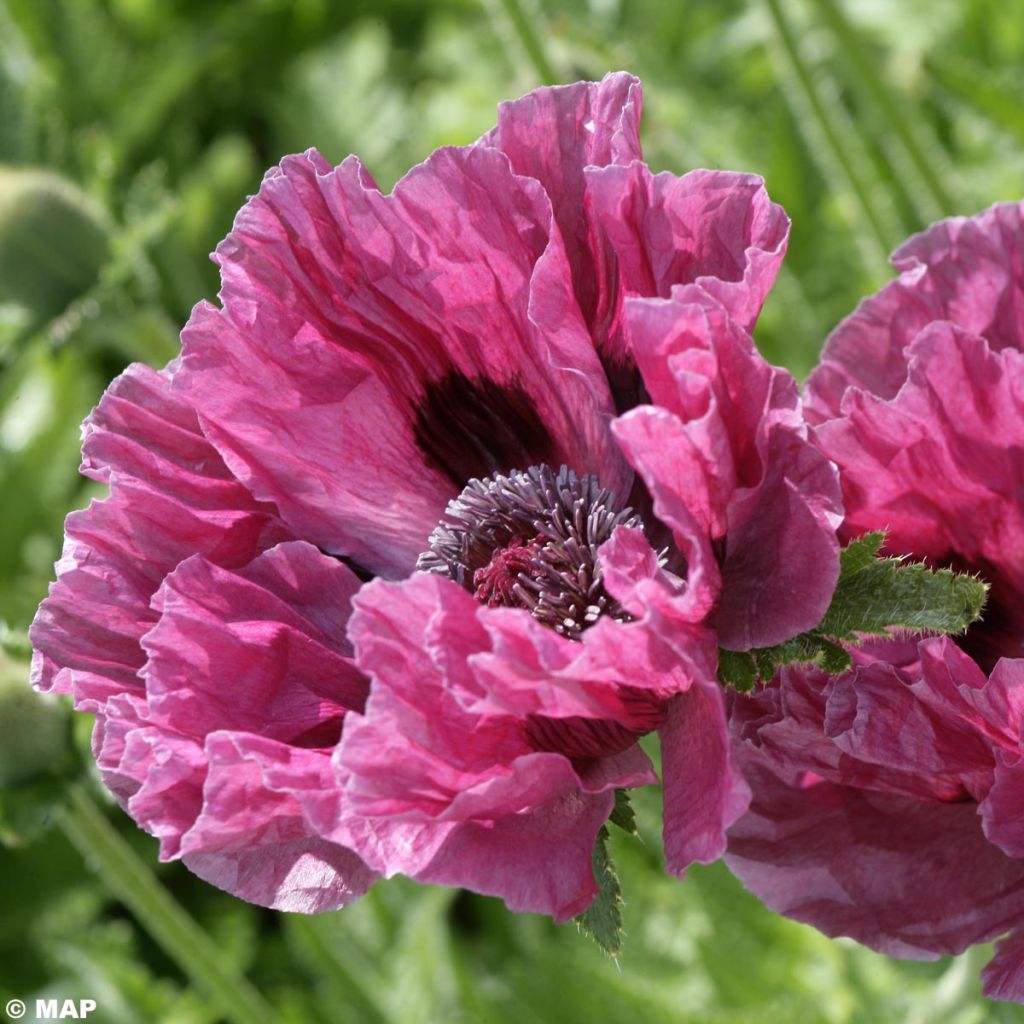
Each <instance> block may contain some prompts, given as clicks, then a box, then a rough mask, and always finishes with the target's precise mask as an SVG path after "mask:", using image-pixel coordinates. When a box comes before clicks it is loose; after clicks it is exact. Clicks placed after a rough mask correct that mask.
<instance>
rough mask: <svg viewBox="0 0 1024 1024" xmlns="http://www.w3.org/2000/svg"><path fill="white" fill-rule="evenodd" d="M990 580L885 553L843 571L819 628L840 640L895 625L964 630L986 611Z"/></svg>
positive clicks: (937, 630) (925, 629) (882, 632)
mask: <svg viewBox="0 0 1024 1024" xmlns="http://www.w3.org/2000/svg"><path fill="white" fill-rule="evenodd" d="M987 592H988V586H987V584H985V583H983V582H982V581H981V580H980V579H978V578H977V577H975V576H969V575H964V574H960V573H955V572H953V571H952V570H951V569H931V568H929V567H928V566H927V565H925V564H924V563H922V562H906V561H904V560H902V559H899V558H881V559H878V560H877V561H875V562H873V563H872V564H870V565H867V566H863V567H861V568H859V569H857V570H856V571H855V572H851V573H847V574H845V575H843V576H840V578H839V583H838V585H837V586H836V592H835V594H834V596H833V598H832V604H831V605H830V606H829V609H828V611H827V612H826V613H825V618H824V619H823V620H822V622H821V625H819V626H818V627H817V629H816V630H815V631H814V632H815V633H819V634H825V635H826V636H829V637H833V638H835V639H839V640H854V639H856V634H858V633H868V634H871V635H874V636H884V635H885V634H886V633H887V632H888V630H890V629H906V630H909V631H911V632H913V633H958V632H960V631H961V630H964V629H966V628H967V627H968V626H969V625H970V624H971V623H972V622H974V620H975V619H977V618H978V616H979V615H980V614H981V608H982V605H983V604H984V603H985V595H986V593H987Z"/></svg>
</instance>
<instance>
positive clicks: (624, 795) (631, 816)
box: [608, 789, 638, 836]
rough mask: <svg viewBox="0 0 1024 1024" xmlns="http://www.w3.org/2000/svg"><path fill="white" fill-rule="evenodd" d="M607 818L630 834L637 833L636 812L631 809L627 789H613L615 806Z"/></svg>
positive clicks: (631, 805)
mask: <svg viewBox="0 0 1024 1024" xmlns="http://www.w3.org/2000/svg"><path fill="white" fill-rule="evenodd" d="M608 820H609V821H610V822H611V823H612V824H613V825H617V826H618V827H619V828H621V829H622V831H623V832H626V833H628V834H629V835H631V836H635V835H637V834H638V833H637V830H636V814H635V812H634V811H633V804H632V803H631V802H630V799H629V790H627V789H617V790H615V806H614V807H613V808H612V813H611V815H610V817H609V818H608Z"/></svg>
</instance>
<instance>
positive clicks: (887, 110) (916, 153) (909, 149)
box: [813, 0, 956, 223]
mask: <svg viewBox="0 0 1024 1024" xmlns="http://www.w3.org/2000/svg"><path fill="white" fill-rule="evenodd" d="M813 2H814V5H815V6H816V7H817V9H818V12H819V13H820V14H821V17H822V20H823V21H824V22H825V23H826V24H827V25H828V27H829V29H830V30H831V31H832V33H833V34H834V35H835V37H836V44H837V45H836V49H837V51H840V52H842V54H843V56H844V57H845V58H846V60H847V64H848V67H849V70H850V77H851V84H852V85H853V87H854V88H855V89H856V90H857V92H858V93H859V94H860V95H861V97H862V99H863V101H864V102H865V103H866V104H870V105H872V106H874V108H875V109H876V110H877V112H878V113H879V114H880V115H881V117H882V119H883V121H884V122H885V124H886V126H887V127H888V129H889V131H891V132H892V134H893V136H894V137H895V138H896V139H897V140H898V141H899V143H900V144H901V146H902V147H903V149H904V151H905V152H906V155H907V157H908V158H909V162H910V165H911V167H912V168H913V171H914V176H915V178H917V179H919V181H920V184H921V185H922V186H923V189H924V191H925V192H927V199H929V200H930V202H928V201H925V199H926V197H925V196H922V195H921V190H919V189H916V188H903V191H904V192H905V193H906V194H907V196H908V198H909V199H910V201H911V203H912V204H913V205H914V206H915V207H916V208H917V209H918V211H919V213H920V214H921V216H922V217H923V219H924V221H925V222H926V223H927V222H929V221H932V220H935V219H937V217H940V216H945V215H948V214H950V213H953V212H954V210H955V206H956V204H955V203H954V201H953V198H952V196H951V195H950V194H949V192H948V191H947V190H946V186H945V184H944V182H943V180H942V177H941V175H940V174H939V173H937V172H936V161H935V159H934V158H930V157H929V156H928V155H927V154H926V153H925V150H924V147H923V146H922V145H921V143H920V142H919V140H918V137H917V129H916V125H914V124H912V122H911V119H910V117H908V116H907V114H906V113H905V112H904V111H903V110H902V109H900V105H899V103H898V102H897V100H896V97H895V94H894V93H893V91H892V90H890V89H888V88H886V86H885V84H884V83H883V82H882V79H881V77H880V76H879V75H878V72H877V70H876V68H875V67H874V65H873V64H872V60H871V57H870V56H869V55H868V52H867V48H866V47H865V45H864V42H863V40H862V39H861V36H860V32H859V31H858V30H857V29H856V28H855V27H854V26H853V25H851V24H850V22H849V21H848V20H847V18H846V15H845V14H844V13H843V11H842V8H841V7H840V5H839V4H838V3H837V2H836V0H813ZM922 120H923V119H922ZM901 185H902V183H901Z"/></svg>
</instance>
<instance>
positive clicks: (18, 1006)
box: [7, 999, 25, 1020]
mask: <svg viewBox="0 0 1024 1024" xmlns="http://www.w3.org/2000/svg"><path fill="white" fill-rule="evenodd" d="M7 1016H8V1017H10V1018H11V1019H12V1020H20V1019H21V1018H22V1017H24V1016H25V1004H24V1003H23V1002H22V1001H21V1000H20V999H12V1000H11V1001H10V1002H9V1003H8V1004H7Z"/></svg>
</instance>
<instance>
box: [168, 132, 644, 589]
mask: <svg viewBox="0 0 1024 1024" xmlns="http://www.w3.org/2000/svg"><path fill="white" fill-rule="evenodd" d="M217 258H218V262H219V263H220V266H221V276H222V281H223V288H222V291H221V299H222V301H223V303H224V311H223V313H218V312H217V311H215V310H213V309H211V308H209V307H200V308H199V309H198V310H197V312H196V314H195V315H194V318H193V324H192V326H191V327H190V329H188V330H187V331H186V333H185V336H184V359H183V369H182V372H180V373H179V374H178V375H177V378H176V386H178V387H180V388H182V389H183V392H184V393H186V394H187V395H188V396H189V399H190V401H192V402H193V404H195V406H196V407H197V408H199V409H201V410H202V417H203V423H204V426H206V428H207V431H208V433H209V435H210V436H211V438H212V439H213V440H214V441H215V443H216V444H217V446H218V448H219V449H220V450H221V451H222V452H223V453H224V456H225V458H226V460H227V461H228V463H229V465H231V467H232V469H233V470H234V471H235V472H236V474H237V475H238V476H239V477H240V478H241V479H242V480H243V481H245V482H246V483H247V484H248V485H249V486H250V487H251V488H252V490H253V491H254V493H256V494H259V495H261V496H264V497H266V498H268V499H270V500H273V501H274V502H275V504H277V505H278V507H279V508H280V509H281V512H282V515H283V516H284V518H285V519H286V521H288V522H289V523H290V524H291V525H292V526H293V528H294V529H295V530H296V532H297V533H299V534H300V535H301V536H303V537H305V538H307V539H310V540H313V541H315V542H316V543H318V544H319V545H320V546H322V547H326V548H329V549H330V550H332V551H336V552H338V553H343V554H348V555H350V556H352V557H354V558H355V559H356V560H357V561H359V562H360V563H361V564H363V565H365V566H367V567H369V568H371V569H373V570H375V571H379V572H384V573H388V574H391V575H395V574H398V575H404V574H406V573H408V572H409V571H410V569H411V568H412V567H413V565H414V563H415V559H416V555H417V554H418V553H419V552H420V551H422V550H423V548H424V546H425V540H426V537H427V535H428V534H429V533H430V530H431V529H432V528H433V526H434V525H435V524H436V522H437V520H438V518H439V517H440V514H441V512H442V511H443V509H444V507H445V504H446V503H447V501H448V500H449V499H450V498H451V497H453V496H454V494H456V493H458V491H459V490H460V489H461V488H462V487H463V486H464V484H465V483H466V481H467V480H468V479H469V478H470V477H473V476H480V477H483V476H487V475H489V474H491V473H493V472H495V471H497V470H506V471H507V470H509V469H513V468H525V467H527V466H530V465H535V464H538V463H549V464H552V465H556V466H557V465H559V464H560V463H562V462H565V463H566V464H568V465H571V466H573V467H574V468H575V469H576V470H577V471H578V472H587V471H592V472H595V473H597V474H598V475H599V476H600V477H601V479H602V482H607V486H609V487H612V488H613V489H615V490H617V491H619V492H624V491H625V490H627V489H628V487H627V484H628V480H629V472H628V469H627V467H625V465H624V463H623V462H622V460H621V457H620V456H619V455H618V453H617V450H616V449H615V447H614V445H613V444H612V442H611V439H610V438H609V437H608V436H607V429H606V420H607V415H608V412H609V410H610V397H609V394H608V386H607V382H606V380H605V378H604V374H603V371H602V370H601V367H600V364H599V362H598V360H597V356H596V353H595V351H594V348H593V343H592V341H591V339H590V336H589V333H588V332H587V330H586V326H585V324H584V323H583V320H582V318H581V316H580V313H579V309H578V307H577V304H576V301H575V297H574V295H573V293H572V289H571V276H570V273H569V267H568V263H567V260H566V254H565V249H564V246H563V244H562V240H561V236H560V234H559V232H558V231H557V230H555V229H554V224H553V217H552V210H551V204H550V201H549V199H548V197H547V196H546V195H545V194H544V192H543V190H542V189H541V188H540V186H539V185H538V183H537V182H535V181H533V180H531V179H528V178H523V177H517V176H516V175H515V174H513V172H512V170H511V168H510V166H509V161H508V158H507V157H506V156H504V155H503V154H502V153H500V152H499V151H497V150H495V149H493V148H490V147H487V146H477V147H470V148H468V149H447V150H439V151H438V152H437V153H435V154H434V155H433V156H431V157H430V158H429V159H428V160H427V161H426V163H424V164H421V165H420V166H418V167H416V168H414V169H413V170H412V171H410V172H409V173H408V174H407V175H406V176H405V177H404V178H403V179H402V180H401V181H400V182H399V183H398V185H396V187H395V190H394V192H393V193H392V194H391V195H388V196H384V195H382V194H381V193H380V192H379V191H378V190H377V189H376V187H375V186H374V185H373V184H372V182H370V181H369V179H368V178H367V176H366V175H365V173H364V172H363V170H362V168H361V167H360V165H359V164H358V162H357V161H355V160H354V159H350V160H347V161H345V162H344V163H343V164H342V165H341V166H339V167H338V168H336V169H335V168H331V167H330V166H329V165H328V164H326V163H325V162H324V161H323V159H322V158H321V157H319V155H318V154H316V153H315V152H313V151H310V153H308V154H306V155H305V156H297V157H289V158H287V159H286V160H285V161H283V162H282V164H281V166H280V167H279V168H277V169H275V170H274V171H271V172H270V173H269V174H268V175H267V177H266V178H265V179H264V183H263V186H262V188H261V190H260V193H259V195H257V196H256V197H255V198H254V199H252V200H251V201H250V202H249V204H248V205H247V206H246V207H245V208H244V209H243V210H242V211H241V212H240V213H239V215H238V218H237V219H236V222H235V226H234V229H233V231H232V233H231V234H230V235H229V236H228V239H227V240H226V241H225V242H224V243H223V244H222V245H221V247H220V248H219V249H218V256H217ZM481 339H486V341H487V343H486V344H482V343H481Z"/></svg>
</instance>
